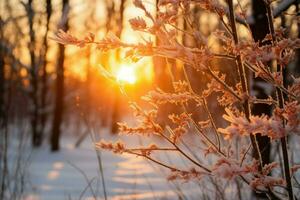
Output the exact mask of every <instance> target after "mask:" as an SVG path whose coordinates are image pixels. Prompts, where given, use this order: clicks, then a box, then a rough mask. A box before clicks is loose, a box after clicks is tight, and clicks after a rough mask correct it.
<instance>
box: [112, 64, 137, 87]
mask: <svg viewBox="0 0 300 200" xmlns="http://www.w3.org/2000/svg"><path fill="white" fill-rule="evenodd" d="M116 76H117V80H118V81H121V82H126V83H130V84H134V83H135V82H136V73H135V71H134V68H133V67H130V66H126V65H121V67H120V68H119V70H118V71H117V75H116Z"/></svg>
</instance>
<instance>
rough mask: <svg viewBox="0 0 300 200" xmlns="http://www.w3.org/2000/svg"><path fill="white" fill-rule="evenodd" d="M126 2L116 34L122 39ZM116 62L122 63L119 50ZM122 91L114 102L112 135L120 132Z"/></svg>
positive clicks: (117, 92) (116, 93)
mask: <svg viewBox="0 0 300 200" xmlns="http://www.w3.org/2000/svg"><path fill="white" fill-rule="evenodd" d="M125 2H126V0H121V4H120V10H119V13H120V16H119V20H118V21H119V23H118V26H119V29H118V31H117V33H116V35H117V37H119V38H121V34H122V31H123V20H124V8H125V7H124V6H125ZM116 60H117V61H120V51H119V50H117V52H116ZM120 98H121V97H120V91H119V89H118V88H116V89H115V100H114V104H113V108H112V109H113V110H112V117H111V118H112V119H111V132H112V133H117V131H118V124H117V123H118V121H119V120H120V107H121V105H120V104H121V102H120V100H121V99H120Z"/></svg>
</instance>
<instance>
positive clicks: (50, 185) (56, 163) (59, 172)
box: [25, 136, 193, 200]
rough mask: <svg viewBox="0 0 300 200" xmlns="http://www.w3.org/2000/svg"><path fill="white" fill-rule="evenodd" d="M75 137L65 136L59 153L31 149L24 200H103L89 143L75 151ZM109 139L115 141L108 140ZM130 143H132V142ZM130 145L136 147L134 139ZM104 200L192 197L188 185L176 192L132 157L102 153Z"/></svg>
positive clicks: (158, 172)
mask: <svg viewBox="0 0 300 200" xmlns="http://www.w3.org/2000/svg"><path fill="white" fill-rule="evenodd" d="M76 139H77V138H76V137H74V136H73V137H71V136H65V137H63V138H62V141H61V144H62V145H61V146H62V148H61V150H60V151H59V152H57V153H51V152H50V151H49V147H48V146H46V145H45V146H44V147H42V148H41V149H35V150H33V151H32V153H31V156H30V165H29V167H28V172H29V173H28V180H29V181H28V183H26V184H27V186H26V188H30V189H29V190H28V191H27V192H26V195H25V199H26V200H39V199H41V200H59V199H95V198H94V197H95V196H96V197H97V199H104V192H103V186H102V184H101V183H102V182H101V174H100V171H99V165H98V160H97V156H96V152H95V150H94V148H93V143H92V141H91V139H90V138H89V137H87V138H86V139H85V140H84V142H83V143H82V144H81V146H80V147H78V148H75V147H74V144H75V142H76ZM109 139H116V138H115V137H114V136H110V138H109ZM133 140H134V139H133ZM130 143H135V144H137V143H138V142H137V138H135V141H132V140H131V141H130ZM100 154H101V161H102V163H103V171H104V179H105V187H106V192H107V197H108V199H124V200H126V199H178V198H179V197H180V196H185V195H188V194H183V192H182V191H181V190H182V189H183V188H184V187H186V188H189V189H185V190H184V192H185V193H189V192H187V191H190V194H192V193H193V192H192V190H193V188H190V187H189V185H188V184H186V185H185V186H183V187H180V189H181V190H180V189H176V185H174V183H170V182H168V181H167V180H166V173H165V172H164V171H161V170H159V169H158V168H155V167H153V166H152V165H151V164H150V163H149V161H146V160H145V159H143V158H139V157H136V156H132V155H128V154H123V155H116V154H113V153H111V152H107V151H102V152H100Z"/></svg>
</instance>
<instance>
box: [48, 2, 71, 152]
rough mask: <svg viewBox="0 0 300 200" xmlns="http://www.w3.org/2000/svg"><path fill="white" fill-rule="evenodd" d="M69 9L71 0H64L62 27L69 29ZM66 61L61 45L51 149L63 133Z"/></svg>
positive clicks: (57, 145)
mask: <svg viewBox="0 0 300 200" xmlns="http://www.w3.org/2000/svg"><path fill="white" fill-rule="evenodd" d="M68 10H69V0H62V20H61V24H60V29H62V30H63V31H67V30H68V28H69V27H68ZM64 61H65V47H64V45H61V44H60V45H59V50H58V58H57V65H56V96H55V110H54V118H53V126H52V134H51V151H58V150H59V148H60V146H59V140H60V135H61V130H60V127H61V123H62V119H63V110H64Z"/></svg>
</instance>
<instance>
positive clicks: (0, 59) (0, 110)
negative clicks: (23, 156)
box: [0, 17, 5, 130]
mask: <svg viewBox="0 0 300 200" xmlns="http://www.w3.org/2000/svg"><path fill="white" fill-rule="evenodd" d="M2 32H3V22H2V19H1V17H0V130H1V127H2V123H3V122H4V115H5V112H4V94H5V91H4V89H5V82H4V81H5V79H4V78H5V77H4V64H5V63H4V52H5V51H4V44H2V43H3V42H4V40H3V33H2Z"/></svg>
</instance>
